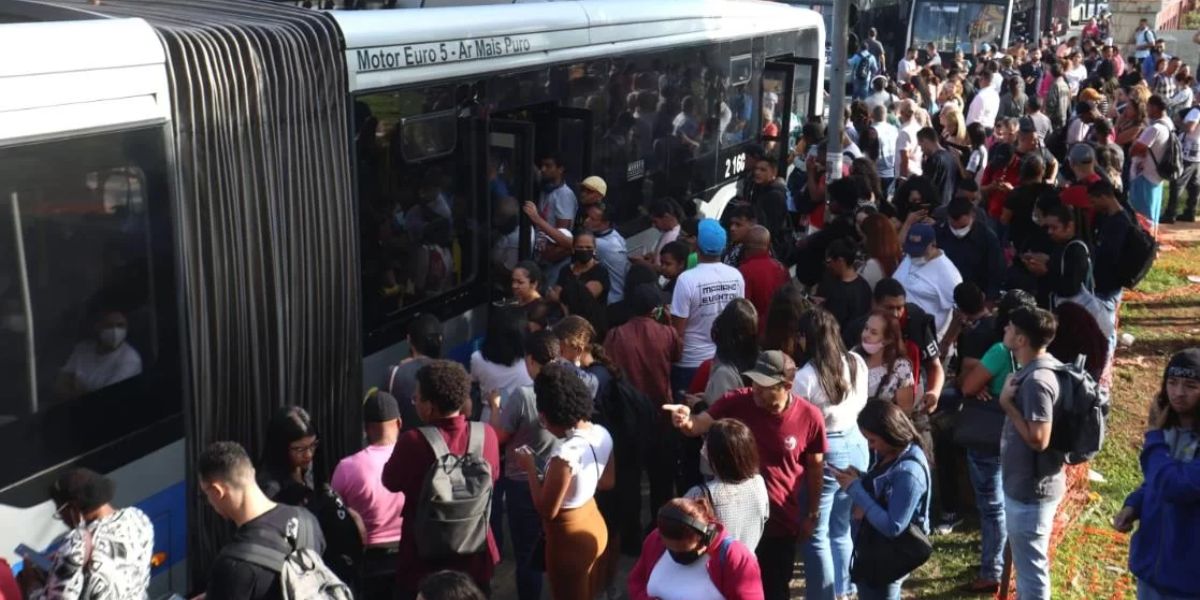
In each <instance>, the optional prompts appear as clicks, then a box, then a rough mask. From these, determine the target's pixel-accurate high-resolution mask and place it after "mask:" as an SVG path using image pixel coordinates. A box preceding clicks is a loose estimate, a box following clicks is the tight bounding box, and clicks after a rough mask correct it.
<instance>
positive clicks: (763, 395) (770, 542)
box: [663, 350, 832, 600]
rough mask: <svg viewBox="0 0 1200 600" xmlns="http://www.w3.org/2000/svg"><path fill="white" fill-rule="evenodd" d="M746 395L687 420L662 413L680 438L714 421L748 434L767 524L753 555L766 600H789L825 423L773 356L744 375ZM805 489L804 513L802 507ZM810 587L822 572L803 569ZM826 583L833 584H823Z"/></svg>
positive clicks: (818, 479) (783, 361) (738, 393)
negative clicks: (763, 489)
mask: <svg viewBox="0 0 1200 600" xmlns="http://www.w3.org/2000/svg"><path fill="white" fill-rule="evenodd" d="M742 374H743V375H745V376H746V377H747V378H749V379H750V382H751V383H752V387H749V388H742V389H740V390H734V391H731V392H729V393H728V394H725V395H724V396H722V397H721V398H720V399H719V400H717V402H716V403H714V404H713V405H712V406H711V407H709V409H708V411H707V412H705V413H701V414H699V415H696V416H692V414H691V409H689V408H688V407H687V406H685V405H681V404H668V405H666V406H663V410H665V411H667V412H669V413H670V414H671V419H672V422H674V424H675V426H676V427H678V428H679V429H680V430H681V431H682V432H683V433H684V434H685V435H689V436H699V435H704V434H705V433H706V432H707V431H708V430H709V428H710V427H712V424H713V422H715V421H717V420H718V419H726V418H729V419H737V420H739V421H741V422H742V423H745V424H746V427H748V428H750V431H751V432H752V433H753V434H754V441H755V443H756V445H757V446H758V457H759V469H760V470H761V471H762V476H763V479H764V480H765V481H766V484H767V497H768V498H769V500H770V517H769V518H768V519H767V525H766V529H765V530H764V531H763V537H762V540H761V541H760V542H759V543H758V548H757V549H756V550H755V554H757V555H758V563H759V567H760V568H761V569H762V579H763V592H764V597H765V600H787V598H789V597H790V594H789V591H788V584H789V583H790V582H791V580H792V572H793V569H794V567H795V562H796V544H797V543H798V542H800V541H803V540H806V539H808V538H809V536H811V535H812V532H813V528H814V526H815V525H816V520H817V517H818V516H819V514H820V503H821V486H822V479H823V475H824V472H823V471H824V467H825V451H826V441H825V419H824V417H822V416H821V411H820V410H818V409H817V407H815V406H813V405H812V404H809V402H808V401H807V400H805V399H803V398H801V397H800V396H797V395H795V394H793V393H792V391H791V390H792V378H793V377H794V376H795V374H796V364H795V363H794V362H792V359H791V358H789V357H788V356H787V355H786V354H784V353H783V352H780V351H779V350H768V351H766V352H763V353H762V354H759V355H758V362H757V363H755V365H754V368H753V369H751V370H749V371H746V372H744V373H742ZM805 484H807V485H806V490H805V491H806V497H807V499H808V503H807V504H808V505H807V506H805V507H803V508H802V507H801V506H800V494H801V493H802V492H801V490H802V486H804V485H805ZM806 567H807V568H806V569H805V571H806V572H807V573H808V579H809V584H810V585H813V584H814V579H820V578H821V577H822V574H821V573H818V571H820V570H821V569H820V565H806ZM825 579H826V580H827V581H832V577H826V578H825Z"/></svg>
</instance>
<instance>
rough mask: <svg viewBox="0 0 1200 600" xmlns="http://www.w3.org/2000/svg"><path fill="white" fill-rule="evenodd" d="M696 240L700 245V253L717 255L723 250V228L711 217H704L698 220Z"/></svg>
mask: <svg viewBox="0 0 1200 600" xmlns="http://www.w3.org/2000/svg"><path fill="white" fill-rule="evenodd" d="M696 241H697V245H698V246H700V254H704V255H707V256H719V255H720V254H721V253H722V252H724V251H725V228H724V227H721V224H720V223H718V222H716V221H714V220H712V219H704V220H703V221H700V229H699V231H698V233H697V235H696Z"/></svg>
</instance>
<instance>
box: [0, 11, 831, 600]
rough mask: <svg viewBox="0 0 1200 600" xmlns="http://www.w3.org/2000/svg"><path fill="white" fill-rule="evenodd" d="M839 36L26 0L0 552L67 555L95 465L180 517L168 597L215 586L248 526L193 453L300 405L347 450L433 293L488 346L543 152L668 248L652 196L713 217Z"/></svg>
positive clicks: (788, 117) (485, 14) (737, 14)
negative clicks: (70, 477) (82, 476)
mask: <svg viewBox="0 0 1200 600" xmlns="http://www.w3.org/2000/svg"><path fill="white" fill-rule="evenodd" d="M480 3H481V4H490V3H488V2H486V0H485V1H483V2H480ZM824 46H825V31H824V26H823V24H822V20H821V16H820V15H819V14H817V13H816V12H813V11H808V10H798V9H795V8H792V7H787V6H780V5H779V4H775V3H769V2H756V1H752V0H741V1H733V0H662V1H659V2H640V1H636V0H603V1H602V0H581V1H577V2H518V3H515V4H505V5H477V6H448V7H437V8H420V9H391V10H329V11H319V10H309V9H304V8H298V7H294V6H288V5H284V4H278V3H273V2H257V1H254V0H196V1H195V2H191V1H189V0H106V1H105V2H103V3H89V2H85V1H83V0H9V1H8V2H5V3H4V4H3V5H0V55H2V56H4V57H5V60H4V61H2V62H0V374H3V378H4V381H5V383H6V385H5V386H4V387H3V388H2V389H0V456H4V460H3V461H0V556H3V557H4V558H5V559H7V560H8V561H9V562H10V563H12V564H14V565H15V567H16V568H17V569H20V568H21V566H22V557H21V556H17V555H16V554H15V552H14V549H15V548H16V546H17V545H18V544H21V543H24V544H27V545H28V546H31V547H33V548H35V549H38V550H41V551H47V552H49V551H52V550H53V548H54V545H55V542H56V539H58V538H59V537H60V535H61V534H62V533H63V532H64V527H63V525H62V523H61V522H60V521H57V520H55V519H54V518H53V517H54V512H55V510H54V505H53V504H52V503H51V502H50V501H49V500H48V497H47V489H48V487H49V483H50V482H51V481H53V479H54V478H55V477H57V476H58V474H59V473H61V472H62V470H63V469H65V468H67V467H70V466H86V467H89V468H92V469H95V470H97V471H100V472H103V473H107V474H109V475H110V476H111V477H112V478H113V479H114V480H115V481H116V483H117V492H118V495H117V497H116V499H115V501H116V503H117V504H119V505H124V506H129V505H136V506H138V507H140V508H141V509H142V510H144V511H146V512H147V514H148V515H149V516H150V517H151V519H152V521H153V522H154V525H155V536H156V540H155V542H156V543H155V555H154V565H153V566H154V570H153V575H154V578H153V582H152V597H159V596H161V595H163V594H165V593H167V592H168V591H175V592H186V591H189V590H191V589H195V588H196V587H198V581H197V577H199V578H202V577H203V573H204V572H205V567H206V564H207V562H208V561H209V560H211V557H212V556H213V555H215V551H216V548H217V545H218V544H219V543H220V541H221V540H222V539H224V538H223V536H224V535H227V534H228V531H229V529H228V525H227V524H221V523H219V522H218V521H219V520H218V518H217V517H216V516H215V515H213V514H212V511H211V510H208V509H207V508H206V507H205V506H204V501H203V499H199V498H198V497H197V495H196V493H195V492H196V490H195V485H194V482H192V481H190V480H191V479H192V478H190V477H188V476H187V474H188V473H189V472H190V471H189V469H188V463H189V460H188V457H189V456H194V455H195V453H197V452H198V451H199V450H200V449H202V448H203V447H204V446H205V445H206V444H207V443H209V442H211V441H213V440H216V439H236V440H238V441H241V442H243V443H244V444H245V445H246V446H247V448H248V450H250V451H251V454H252V455H254V454H256V451H257V450H258V449H259V443H260V442H259V440H260V438H261V434H262V427H263V424H264V422H265V419H266V416H267V415H269V414H270V412H271V411H272V410H273V409H274V408H276V407H278V406H281V405H285V404H300V405H302V406H305V407H306V408H308V409H309V410H310V412H312V413H313V415H314V418H316V419H317V422H318V423H319V424H321V426H322V443H321V448H320V453H319V456H318V465H319V466H320V465H321V463H322V461H324V463H325V468H326V469H328V468H329V467H331V466H332V464H333V463H332V461H334V460H336V459H337V458H338V457H339V456H342V455H345V454H347V453H349V452H351V451H352V450H353V449H355V448H356V447H357V446H358V444H359V443H360V442H361V430H360V424H359V417H358V415H359V412H360V404H359V402H358V400H359V399H360V398H361V394H362V392H363V390H364V389H366V388H368V387H370V386H374V385H378V384H379V383H380V382H381V380H382V378H383V373H384V372H385V369H386V366H387V365H389V364H391V363H394V362H395V361H397V360H398V359H400V358H401V357H403V356H405V355H406V353H407V349H406V343H405V335H406V324H407V323H408V322H409V321H410V320H411V319H412V318H413V316H415V315H416V314H418V313H432V314H435V315H437V316H438V317H439V318H440V319H441V320H442V321H443V322H444V323H445V325H446V331H447V341H448V342H450V343H449V344H448V347H450V349H449V351H448V354H449V356H450V357H453V358H456V359H459V360H464V359H465V358H466V356H468V355H469V352H470V351H471V348H472V347H473V346H472V344H474V343H475V342H476V340H477V339H478V338H479V337H480V335H481V333H482V330H483V329H482V328H483V326H484V325H485V324H486V319H487V313H488V311H489V307H491V306H492V305H493V304H494V302H495V301H496V300H498V299H499V298H500V297H501V295H502V293H503V290H504V289H506V288H507V273H508V270H509V269H511V268H512V266H513V264H514V263H515V261H516V260H517V259H519V258H521V257H523V256H526V255H528V252H529V243H528V241H525V240H527V239H528V237H529V234H530V233H531V232H530V231H529V224H528V223H527V222H525V221H523V220H522V219H521V218H519V217H518V215H519V214H520V211H519V209H518V206H519V203H520V202H522V201H525V200H534V199H536V198H537V195H538V193H539V191H540V184H539V182H538V179H537V171H536V163H537V159H538V158H539V157H541V156H544V155H547V154H550V153H556V154H557V155H559V156H560V157H562V160H563V162H564V164H565V165H566V167H567V178H568V182H569V183H570V184H572V185H575V184H577V183H578V182H579V181H580V180H581V179H583V178H584V177H586V176H588V175H594V174H595V175H600V176H602V177H604V178H605V179H606V180H607V182H608V190H609V192H608V203H609V204H610V206H611V207H612V208H613V210H614V211H615V212H616V214H617V215H618V216H619V230H620V231H621V232H622V233H623V234H624V235H625V236H626V237H627V239H629V247H630V248H637V247H639V246H641V247H652V246H651V245H652V244H653V241H654V240H655V239H656V237H655V234H654V233H653V232H652V231H651V230H650V227H649V219H648V217H647V216H646V214H645V209H644V207H645V206H646V204H647V202H648V201H649V200H651V199H654V198H662V197H673V198H676V199H677V200H679V201H680V202H681V203H682V204H683V205H684V206H685V208H686V209H687V210H688V211H689V212H694V213H698V214H701V215H709V216H715V215H717V214H719V212H720V211H721V210H722V208H723V207H724V205H725V204H726V203H727V202H728V201H729V200H730V199H731V198H732V197H734V196H735V194H736V193H737V191H736V190H737V181H738V179H739V177H741V176H742V171H743V170H744V169H743V167H744V163H745V152H746V150H747V147H748V146H749V145H750V144H754V143H762V144H764V145H765V147H767V148H768V149H769V151H770V152H773V153H776V154H777V156H778V158H779V159H781V160H782V159H784V158H785V157H786V152H787V143H785V142H783V141H782V140H779V139H763V135H762V132H763V131H764V130H765V129H768V128H769V129H777V130H778V131H782V132H787V131H794V130H796V129H798V128H799V126H800V124H801V123H802V122H804V120H806V119H808V118H810V117H812V116H814V115H820V114H821V112H822V107H821V94H820V88H819V87H817V86H818V85H819V84H820V82H821V81H822V80H823V79H824V73H823V68H824V66H823V59H822V57H823V53H824V52H823V49H824ZM681 124H682V125H681ZM683 126H686V127H688V128H689V129H690V130H692V131H695V132H697V135H698V136H699V140H698V142H699V144H698V145H691V144H683V143H681V139H680V137H679V136H677V135H675V130H676V128H678V127H683ZM780 137H781V136H780ZM435 264H440V268H434V267H432V266H431V265H435Z"/></svg>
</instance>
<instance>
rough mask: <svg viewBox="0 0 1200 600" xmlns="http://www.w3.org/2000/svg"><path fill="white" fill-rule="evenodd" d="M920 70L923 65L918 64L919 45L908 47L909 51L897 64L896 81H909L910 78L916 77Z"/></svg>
mask: <svg viewBox="0 0 1200 600" xmlns="http://www.w3.org/2000/svg"><path fill="white" fill-rule="evenodd" d="M920 72H921V65H919V64H917V47H916V46H913V47H911V48H909V49H908V53H907V54H905V55H904V58H902V59H900V63H899V64H898V65H896V81H898V82H900V83H908V80H909V79H912V78H913V77H916V76H917V73H920Z"/></svg>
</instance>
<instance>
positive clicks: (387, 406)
mask: <svg viewBox="0 0 1200 600" xmlns="http://www.w3.org/2000/svg"><path fill="white" fill-rule="evenodd" d="M399 418H400V405H399V404H397V403H396V398H395V396H392V395H391V394H389V393H387V392H379V391H377V392H375V393H373V394H370V395H368V396H367V399H366V400H364V401H363V422H364V423H384V422H387V421H393V420H396V419H399Z"/></svg>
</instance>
